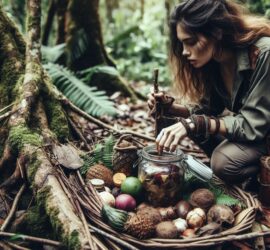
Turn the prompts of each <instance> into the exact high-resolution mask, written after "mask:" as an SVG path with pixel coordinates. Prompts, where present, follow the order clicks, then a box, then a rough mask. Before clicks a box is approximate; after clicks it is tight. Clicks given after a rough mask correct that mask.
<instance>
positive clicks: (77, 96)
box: [44, 63, 116, 116]
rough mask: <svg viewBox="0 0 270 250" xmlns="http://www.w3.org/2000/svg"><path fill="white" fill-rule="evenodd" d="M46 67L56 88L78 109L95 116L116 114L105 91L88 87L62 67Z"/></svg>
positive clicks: (54, 65)
mask: <svg viewBox="0 0 270 250" xmlns="http://www.w3.org/2000/svg"><path fill="white" fill-rule="evenodd" d="M44 67H45V69H46V70H47V71H48V73H49V74H50V76H51V77H52V79H53V83H54V84H55V85H56V87H57V88H58V89H59V90H60V91H61V92H62V93H63V94H64V95H65V96H66V97H67V98H68V99H70V100H71V101H72V102H73V103H74V104H75V105H76V106H77V107H79V108H81V109H83V110H84V111H85V112H87V113H89V114H91V115H94V116H101V115H104V114H108V115H115V114H116V109H115V108H114V107H113V103H112V102H111V101H110V100H109V99H108V97H107V96H106V95H105V92H104V91H98V90H97V88H96V87H89V86H87V85H86V84H85V83H84V82H82V81H81V80H80V79H79V78H77V77H76V76H75V74H74V73H73V72H71V71H69V70H68V69H66V68H64V67H62V66H60V65H57V64H52V63H48V64H46V65H44Z"/></svg>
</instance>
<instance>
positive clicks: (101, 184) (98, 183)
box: [89, 179, 105, 190]
mask: <svg viewBox="0 0 270 250" xmlns="http://www.w3.org/2000/svg"><path fill="white" fill-rule="evenodd" d="M89 181H90V182H91V184H92V185H93V187H94V188H95V189H97V190H101V189H103V188H104V185H105V182H104V181H103V180H102V179H91V180H89Z"/></svg>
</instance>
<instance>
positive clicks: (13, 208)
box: [0, 184, 26, 231]
mask: <svg viewBox="0 0 270 250" xmlns="http://www.w3.org/2000/svg"><path fill="white" fill-rule="evenodd" d="M25 187H26V185H25V184H23V185H22V186H21V188H20V190H19V192H18V193H17V195H16V197H15V199H14V202H13V204H12V207H11V209H10V212H9V214H8V216H7V218H6V219H5V221H4V223H3V224H2V226H1V228H0V231H5V229H6V227H7V226H8V224H9V222H10V221H11V219H12V218H13V216H14V213H15V212H16V208H17V205H18V202H19V200H20V198H21V196H22V193H23V191H24V190H25Z"/></svg>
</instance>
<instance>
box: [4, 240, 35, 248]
mask: <svg viewBox="0 0 270 250" xmlns="http://www.w3.org/2000/svg"><path fill="white" fill-rule="evenodd" d="M5 243H6V244H7V245H8V246H11V247H12V249H18V250H31V249H30V248H27V247H22V246H19V245H17V244H15V243H12V242H9V241H5Z"/></svg>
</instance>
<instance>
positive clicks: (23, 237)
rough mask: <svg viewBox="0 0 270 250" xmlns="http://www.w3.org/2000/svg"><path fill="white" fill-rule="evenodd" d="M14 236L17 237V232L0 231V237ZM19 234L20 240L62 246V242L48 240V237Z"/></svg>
mask: <svg viewBox="0 0 270 250" xmlns="http://www.w3.org/2000/svg"><path fill="white" fill-rule="evenodd" d="M15 236H16V237H18V234H16V233H8V232H0V237H15ZM19 236H20V237H19V239H21V240H28V241H33V242H38V243H41V244H45V245H50V246H56V247H60V246H63V244H62V243H60V242H59V241H54V240H48V239H43V238H38V237H34V236H29V235H24V234H20V235H19Z"/></svg>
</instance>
